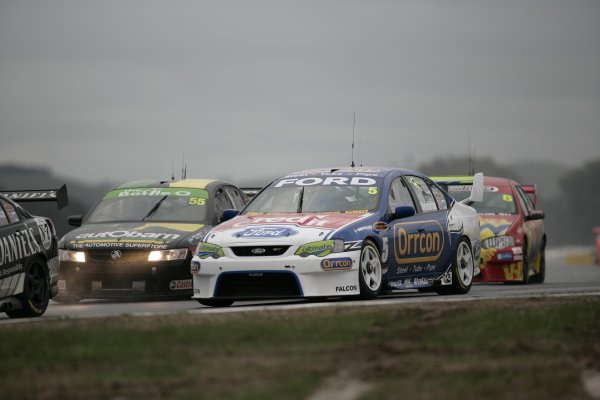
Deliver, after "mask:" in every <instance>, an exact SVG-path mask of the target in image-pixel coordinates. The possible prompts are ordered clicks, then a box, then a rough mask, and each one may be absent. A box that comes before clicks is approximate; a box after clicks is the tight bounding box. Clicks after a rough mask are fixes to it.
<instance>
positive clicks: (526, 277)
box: [518, 242, 529, 285]
mask: <svg viewBox="0 0 600 400" xmlns="http://www.w3.org/2000/svg"><path fill="white" fill-rule="evenodd" d="M522 263H523V268H522V270H523V278H522V279H521V281H520V282H518V283H520V284H522V285H526V284H528V283H529V261H528V259H527V242H525V243H523V261H522Z"/></svg>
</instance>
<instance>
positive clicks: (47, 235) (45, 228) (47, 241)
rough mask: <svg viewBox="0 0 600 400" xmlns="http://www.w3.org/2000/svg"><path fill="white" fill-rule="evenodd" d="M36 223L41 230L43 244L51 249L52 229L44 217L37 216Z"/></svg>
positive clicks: (47, 248) (45, 247)
mask: <svg viewBox="0 0 600 400" xmlns="http://www.w3.org/2000/svg"><path fill="white" fill-rule="evenodd" d="M35 223H36V224H37V226H38V229H39V231H40V239H41V240H42V246H44V249H46V250H50V246H52V229H51V228H50V226H49V225H48V223H47V222H46V220H45V219H43V218H35Z"/></svg>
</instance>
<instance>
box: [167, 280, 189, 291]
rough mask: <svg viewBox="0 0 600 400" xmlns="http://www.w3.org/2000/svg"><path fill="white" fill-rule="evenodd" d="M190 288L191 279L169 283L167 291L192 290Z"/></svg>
mask: <svg viewBox="0 0 600 400" xmlns="http://www.w3.org/2000/svg"><path fill="white" fill-rule="evenodd" d="M192 287H193V285H192V280H191V279H183V280H178V281H171V282H169V289H171V290H186V289H192Z"/></svg>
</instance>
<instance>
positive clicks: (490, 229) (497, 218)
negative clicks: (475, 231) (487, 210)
mask: <svg viewBox="0 0 600 400" xmlns="http://www.w3.org/2000/svg"><path fill="white" fill-rule="evenodd" d="M518 221H519V216H518V215H496V214H480V215H479V225H480V229H481V240H485V239H488V238H491V237H494V236H505V235H510V234H511V232H512V231H513V226H514V225H516V224H518Z"/></svg>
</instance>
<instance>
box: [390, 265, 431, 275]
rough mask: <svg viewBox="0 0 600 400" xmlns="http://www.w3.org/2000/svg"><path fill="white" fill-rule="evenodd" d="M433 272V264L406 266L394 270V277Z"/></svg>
mask: <svg viewBox="0 0 600 400" xmlns="http://www.w3.org/2000/svg"><path fill="white" fill-rule="evenodd" d="M433 271H435V265H434V264H427V265H421V264H415V265H406V266H402V267H398V268H397V269H396V275H406V274H418V273H422V272H433Z"/></svg>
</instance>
